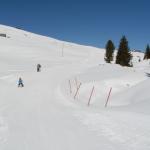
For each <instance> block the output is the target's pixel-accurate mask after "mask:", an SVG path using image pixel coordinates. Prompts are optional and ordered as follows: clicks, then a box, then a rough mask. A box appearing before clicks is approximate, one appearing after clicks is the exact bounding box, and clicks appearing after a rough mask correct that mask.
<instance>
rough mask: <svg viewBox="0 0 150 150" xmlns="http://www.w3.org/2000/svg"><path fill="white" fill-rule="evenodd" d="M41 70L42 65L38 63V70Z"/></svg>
mask: <svg viewBox="0 0 150 150" xmlns="http://www.w3.org/2000/svg"><path fill="white" fill-rule="evenodd" d="M40 71H41V65H40V64H37V72H40Z"/></svg>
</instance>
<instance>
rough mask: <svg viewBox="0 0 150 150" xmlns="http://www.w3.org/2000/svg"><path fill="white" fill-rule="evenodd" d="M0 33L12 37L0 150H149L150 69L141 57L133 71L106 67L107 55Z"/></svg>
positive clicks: (0, 105) (5, 48)
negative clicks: (39, 69) (20, 84)
mask: <svg viewBox="0 0 150 150" xmlns="http://www.w3.org/2000/svg"><path fill="white" fill-rule="evenodd" d="M0 33H5V34H6V35H7V37H6V38H5V37H0V68H1V69H0V150H20V149H21V150H50V149H51V150H100V149H104V150H116V149H118V150H149V149H150V128H149V127H150V119H149V118H150V109H149V106H150V100H149V99H150V96H149V90H148V89H149V84H150V83H149V82H150V78H149V74H148V73H149V62H148V61H141V62H138V60H139V57H141V60H142V57H143V54H142V53H137V52H136V53H133V55H134V61H133V63H134V67H133V68H127V67H120V66H118V65H115V64H106V63H105V62H104V60H103V57H104V52H105V51H104V50H103V49H98V48H94V47H88V46H82V45H78V44H73V43H68V42H64V41H59V40H56V39H52V38H48V37H44V36H40V35H36V34H33V33H30V32H26V31H23V30H19V29H16V28H12V27H7V26H4V25H0ZM38 63H40V64H41V65H42V72H40V73H37V72H36V65H37V64H38ZM19 77H22V79H23V81H24V84H25V87H24V88H18V87H17V81H18V78H19ZM79 85H81V86H80V89H79V91H78V93H77V95H76V96H75V94H76V91H77V88H78V87H79ZM93 86H94V92H93V95H92V98H91V102H90V106H87V103H88V100H89V97H90V93H91V90H92V88H93ZM111 87H112V92H111V95H110V99H109V102H108V106H107V107H106V108H105V107H104V105H105V102H106V98H107V95H108V92H109V90H110V88H111ZM74 97H75V98H74Z"/></svg>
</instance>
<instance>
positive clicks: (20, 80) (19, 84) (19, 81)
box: [18, 78, 24, 87]
mask: <svg viewBox="0 0 150 150" xmlns="http://www.w3.org/2000/svg"><path fill="white" fill-rule="evenodd" d="M18 87H24V84H23V80H22V79H21V78H19V80H18Z"/></svg>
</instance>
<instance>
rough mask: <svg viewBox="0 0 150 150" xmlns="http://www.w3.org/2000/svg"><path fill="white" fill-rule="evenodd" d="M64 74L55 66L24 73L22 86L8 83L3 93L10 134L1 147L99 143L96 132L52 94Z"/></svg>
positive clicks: (91, 145) (24, 149)
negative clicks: (91, 130)
mask: <svg viewBox="0 0 150 150" xmlns="http://www.w3.org/2000/svg"><path fill="white" fill-rule="evenodd" d="M67 70H69V68H68V69H67ZM71 70H72V69H71ZM69 72H71V71H69ZM60 73H61V76H60ZM71 74H72V73H71ZM67 76H68V72H64V71H63V68H61V67H58V68H54V69H50V70H49V71H47V72H46V71H45V72H41V73H27V74H23V77H24V81H25V87H24V88H17V86H16V85H15V84H14V85H11V84H10V85H9V86H10V87H9V88H8V89H7V93H9V94H8V95H7V96H6V97H5V105H6V106H7V107H6V108H5V110H3V116H5V119H6V120H7V124H8V132H9V135H8V137H7V138H8V139H7V141H6V143H5V145H4V147H3V149H5V150H10V149H14V150H20V149H22V150H27V149H28V150H33V149H36V150H41V149H44V150H48V149H55V150H57V149H58V150H59V149H66V150H67V149H68V150H70V149H72V150H75V149H81V148H82V149H87V150H91V149H99V148H100V147H101V146H100V145H99V140H98V139H97V138H96V136H95V135H94V134H93V133H91V132H88V130H87V129H86V128H85V127H84V126H82V125H81V123H80V122H79V121H78V120H77V119H76V118H75V117H74V116H73V115H72V114H73V113H71V111H73V110H71V109H72V108H68V107H65V106H63V105H60V104H59V101H58V100H57V99H56V98H55V97H54V94H55V90H56V88H57V86H58V85H59V83H60V82H61V81H63V80H64V79H65V78H66V77H67ZM54 79H55V80H54ZM8 112H9V113H8ZM79 126H80V127H79ZM74 133H76V134H74ZM93 139H95V140H93ZM102 141H103V140H102ZM102 143H104V141H103V142H102Z"/></svg>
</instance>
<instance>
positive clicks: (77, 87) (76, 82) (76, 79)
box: [74, 78, 78, 89]
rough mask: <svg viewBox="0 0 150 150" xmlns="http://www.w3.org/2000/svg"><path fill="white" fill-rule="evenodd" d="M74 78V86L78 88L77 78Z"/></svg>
mask: <svg viewBox="0 0 150 150" xmlns="http://www.w3.org/2000/svg"><path fill="white" fill-rule="evenodd" d="M74 80H75V85H76V88H77V89H78V80H77V78H75V79H74Z"/></svg>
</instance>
